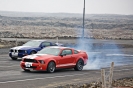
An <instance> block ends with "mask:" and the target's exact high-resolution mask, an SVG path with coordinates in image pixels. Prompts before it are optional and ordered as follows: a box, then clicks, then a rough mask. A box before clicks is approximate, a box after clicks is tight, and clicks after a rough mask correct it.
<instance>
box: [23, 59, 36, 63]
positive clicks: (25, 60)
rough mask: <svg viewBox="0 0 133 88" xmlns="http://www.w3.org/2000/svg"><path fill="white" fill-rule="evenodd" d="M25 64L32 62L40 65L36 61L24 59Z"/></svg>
mask: <svg viewBox="0 0 133 88" xmlns="http://www.w3.org/2000/svg"><path fill="white" fill-rule="evenodd" d="M23 61H24V62H32V63H38V62H37V60H35V59H24V60H23Z"/></svg>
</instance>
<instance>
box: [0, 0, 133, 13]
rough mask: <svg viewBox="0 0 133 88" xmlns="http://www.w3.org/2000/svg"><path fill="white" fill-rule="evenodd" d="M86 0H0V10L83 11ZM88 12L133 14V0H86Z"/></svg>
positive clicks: (86, 10)
mask: <svg viewBox="0 0 133 88" xmlns="http://www.w3.org/2000/svg"><path fill="white" fill-rule="evenodd" d="M83 3H84V0H0V11H19V12H45V13H83V6H84V4H83ZM85 13H86V14H124V15H133V0H85Z"/></svg>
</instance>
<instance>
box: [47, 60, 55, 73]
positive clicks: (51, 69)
mask: <svg viewBox="0 0 133 88" xmlns="http://www.w3.org/2000/svg"><path fill="white" fill-rule="evenodd" d="M54 71H55V63H54V62H53V61H52V62H49V64H48V67H47V72H49V73H53V72H54Z"/></svg>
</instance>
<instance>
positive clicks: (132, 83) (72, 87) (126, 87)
mask: <svg viewBox="0 0 133 88" xmlns="http://www.w3.org/2000/svg"><path fill="white" fill-rule="evenodd" d="M112 87H114V88H133V78H122V79H118V80H113V82H112ZM55 88H102V83H101V82H92V83H84V84H68V85H65V86H58V87H55ZM107 88H108V87H107Z"/></svg>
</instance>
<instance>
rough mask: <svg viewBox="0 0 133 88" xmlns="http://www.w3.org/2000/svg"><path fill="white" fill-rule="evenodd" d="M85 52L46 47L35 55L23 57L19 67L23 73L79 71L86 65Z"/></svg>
mask: <svg viewBox="0 0 133 88" xmlns="http://www.w3.org/2000/svg"><path fill="white" fill-rule="evenodd" d="M87 60H88V56H87V54H86V52H84V51H79V50H75V49H73V48H68V47H60V46H51V47H46V48H44V49H42V50H41V51H39V52H38V53H36V54H33V55H28V56H24V57H23V58H22V61H21V62H20V66H21V67H22V69H23V70H24V71H31V70H37V71H47V72H49V73H52V72H54V71H55V70H56V69H62V68H74V69H75V70H77V71H81V70H82V69H83V66H84V65H86V64H87Z"/></svg>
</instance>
